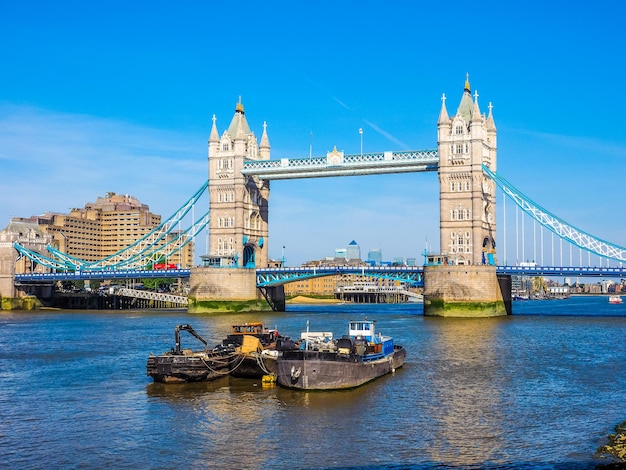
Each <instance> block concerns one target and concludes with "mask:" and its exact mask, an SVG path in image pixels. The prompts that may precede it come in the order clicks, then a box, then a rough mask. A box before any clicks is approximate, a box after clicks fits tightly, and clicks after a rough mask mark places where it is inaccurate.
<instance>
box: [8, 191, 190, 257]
mask: <svg viewBox="0 0 626 470" xmlns="http://www.w3.org/2000/svg"><path fill="white" fill-rule="evenodd" d="M16 220H21V221H24V222H32V223H36V224H37V225H38V226H39V227H40V228H41V229H42V231H43V232H44V233H45V234H48V235H50V236H51V237H52V242H51V245H52V246H53V247H54V248H56V249H58V250H59V251H62V252H63V253H66V254H68V255H70V256H72V257H75V258H79V259H81V260H84V261H87V262H94V261H98V260H101V259H103V258H106V257H109V256H112V255H114V254H116V253H117V252H119V251H121V250H123V249H125V248H127V247H128V246H129V245H131V244H133V243H135V242H136V241H138V240H139V239H141V238H143V237H144V236H145V235H147V234H148V233H150V232H151V231H152V230H154V229H155V228H156V227H157V226H158V225H159V224H160V223H161V216H160V215H157V214H154V213H152V212H150V209H149V207H148V206H147V205H146V204H142V203H141V202H140V201H139V200H138V199H137V198H135V197H134V196H130V195H128V194H126V195H122V194H115V193H113V192H111V193H107V194H106V196H105V197H98V198H97V200H96V202H94V203H87V204H85V207H84V208H75V209H71V210H70V213H69V214H60V213H50V212H48V213H45V214H43V215H40V216H32V217H30V218H28V219H16ZM176 235H177V233H171V232H170V234H168V235H167V236H166V237H164V238H163V239H162V240H160V241H159V242H158V243H157V246H159V247H164V246H165V245H166V244H167V243H168V242H170V241H171V240H173V239H174V238H175V237H176ZM170 247H171V245H170ZM169 251H170V250H167V251H165V250H164V253H168V254H167V258H166V259H165V260H164V261H165V262H167V263H170V264H178V265H179V266H180V267H181V268H189V267H192V266H193V241H191V242H189V243H188V244H187V245H185V246H184V247H183V248H182V249H180V250H179V251H177V252H175V253H169Z"/></svg>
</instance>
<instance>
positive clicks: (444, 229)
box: [437, 78, 496, 265]
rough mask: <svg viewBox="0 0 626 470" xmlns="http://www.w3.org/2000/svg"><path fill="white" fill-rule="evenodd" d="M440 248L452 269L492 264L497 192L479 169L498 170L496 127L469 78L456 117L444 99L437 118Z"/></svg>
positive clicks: (490, 109) (493, 262)
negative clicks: (483, 112) (482, 105)
mask: <svg viewBox="0 0 626 470" xmlns="http://www.w3.org/2000/svg"><path fill="white" fill-rule="evenodd" d="M437 127H438V140H439V187H440V197H439V210H440V249H441V253H442V254H445V255H447V256H448V260H449V261H450V262H451V263H452V264H455V265H468V264H491V265H493V264H495V248H496V242H495V240H496V219H495V201H496V199H495V198H496V188H495V184H494V183H493V181H491V179H490V178H489V177H488V176H487V175H485V174H484V173H483V170H482V165H483V164H484V165H486V166H488V167H489V169H491V170H492V171H496V126H495V123H494V120H493V115H492V106H491V103H490V104H489V115H488V116H486V117H485V115H482V114H481V113H480V108H479V106H478V92H475V93H474V99H473V100H472V94H471V90H470V84H469V78H467V79H466V80H465V88H464V90H463V96H462V97H461V102H460V104H459V107H458V110H457V112H456V115H454V116H452V117H449V116H448V112H447V110H446V97H445V95H443V97H442V105H441V111H440V113H439V121H438V122H437Z"/></svg>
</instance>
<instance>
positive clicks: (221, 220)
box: [217, 217, 235, 228]
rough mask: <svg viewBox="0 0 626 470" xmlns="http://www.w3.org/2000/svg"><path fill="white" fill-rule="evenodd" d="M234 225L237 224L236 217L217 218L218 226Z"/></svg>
mask: <svg viewBox="0 0 626 470" xmlns="http://www.w3.org/2000/svg"><path fill="white" fill-rule="evenodd" d="M234 226H235V218H234V217H220V218H219V219H217V227H218V228H230V227H234Z"/></svg>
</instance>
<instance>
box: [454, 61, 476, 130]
mask: <svg viewBox="0 0 626 470" xmlns="http://www.w3.org/2000/svg"><path fill="white" fill-rule="evenodd" d="M473 108H474V103H473V102H472V91H471V89H470V83H469V73H468V74H467V75H466V76H465V88H464V89H463V96H462V97H461V102H460V103H459V108H458V109H457V111H456V113H457V115H459V114H460V115H461V116H463V118H464V119H465V122H466V123H468V124H469V122H470V120H471V119H472V110H473Z"/></svg>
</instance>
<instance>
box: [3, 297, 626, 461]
mask: <svg viewBox="0 0 626 470" xmlns="http://www.w3.org/2000/svg"><path fill="white" fill-rule="evenodd" d="M365 317H367V318H369V319H374V320H376V321H377V331H379V332H381V333H383V334H388V335H392V336H394V338H395V341H396V343H398V344H402V345H403V346H405V348H406V349H407V353H408V354H407V360H406V363H405V365H404V367H402V368H400V369H398V370H397V371H396V372H395V373H394V374H390V375H387V376H385V377H382V378H380V379H378V380H376V381H374V382H371V383H370V384H367V385H365V386H363V387H360V388H357V389H354V390H349V391H335V392H302V391H291V390H286V389H281V388H278V387H274V386H269V387H268V386H266V385H265V386H264V385H263V384H261V381H260V380H245V379H232V378H229V377H224V378H222V379H219V380H217V381H215V382H209V383H203V384H182V385H181V384H169V385H163V384H154V383H152V379H150V378H149V377H147V376H146V360H147V357H148V355H149V354H150V353H151V352H153V353H161V352H163V351H165V350H169V349H170V348H171V347H172V346H174V327H175V326H176V325H178V324H181V323H189V324H191V325H192V326H193V327H194V329H196V331H198V333H199V334H200V335H202V336H203V337H204V338H206V339H207V340H208V341H209V344H217V343H219V342H221V340H222V339H223V338H224V337H225V336H226V335H227V334H228V332H229V330H230V325H231V323H237V322H245V321H262V322H263V323H265V324H266V326H268V327H277V328H278V330H279V331H280V332H281V333H283V334H287V335H289V336H292V337H297V336H299V334H300V332H301V331H304V330H305V329H306V323H307V321H308V322H309V324H310V328H311V330H316V331H320V330H321V331H332V332H333V333H334V334H335V336H337V335H341V334H343V333H346V332H347V322H348V321H349V320H350V319H363V318H365ZM181 337H182V341H183V346H184V347H193V348H199V347H200V346H201V345H200V343H199V342H197V341H196V340H195V339H194V338H193V337H191V336H190V335H186V334H185V333H183V334H182V336H181ZM625 338H626V303H625V304H622V305H609V304H608V301H607V298H606V297H573V298H571V299H568V300H552V301H526V302H516V303H514V314H513V315H511V316H508V317H501V318H491V319H442V318H430V317H424V316H423V314H422V306H421V305H419V304H396V305H313V306H311V305H288V306H287V312H282V313H279V312H265V313H261V314H251V313H246V314H232V315H220V316H199V315H189V314H187V313H186V312H185V311H158V312H157V311H119V312H112V311H89V312H85V311H81V312H79V311H71V312H59V311H45V312H37V313H28V312H19V313H15V312H4V313H1V314H0V410H1V413H2V416H1V418H0V467H3V468H16V469H17V468H20V469H24V468H33V469H35V468H36V469H39V468H64V469H65V468H76V469H99V468H132V469H144V468H151V469H170V468H172V469H173V468H194V469H195V468H223V469H244V468H246V469H260V468H289V469H313V468H315V469H331V468H353V469H365V468H387V469H401V468H402V469H403V468H409V469H448V468H450V469H452V468H462V469H475V468H490V469H491V468H493V469H527V468H530V469H587V468H594V467H595V466H596V465H597V464H598V463H603V462H605V461H603V460H599V459H598V457H596V456H595V451H596V449H597V448H598V447H599V446H601V445H603V444H605V443H606V442H607V436H608V434H609V433H611V432H613V428H614V426H615V425H616V424H618V423H621V422H622V421H624V420H626V406H625V403H626V347H624V339H625Z"/></svg>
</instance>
